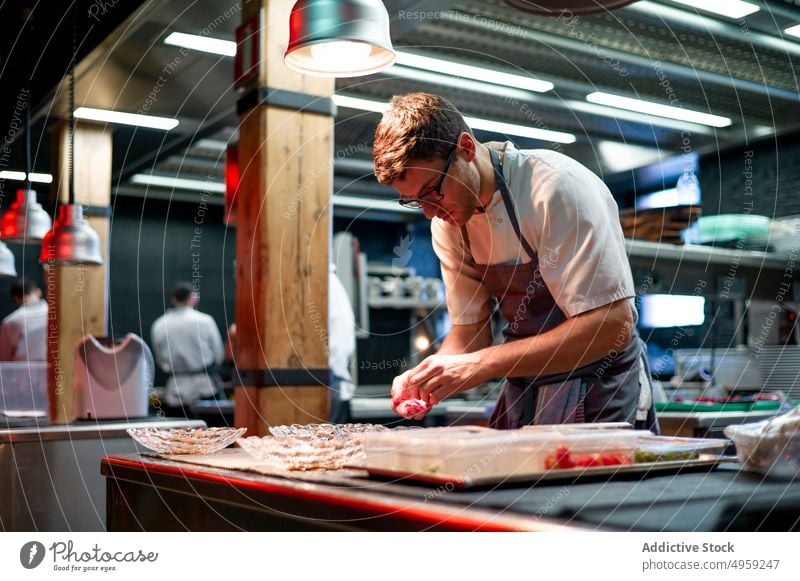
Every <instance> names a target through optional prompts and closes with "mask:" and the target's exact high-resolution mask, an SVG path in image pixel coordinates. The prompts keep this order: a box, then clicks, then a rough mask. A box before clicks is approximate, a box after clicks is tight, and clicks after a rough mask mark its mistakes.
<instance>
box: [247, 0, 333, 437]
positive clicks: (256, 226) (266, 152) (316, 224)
mask: <svg viewBox="0 0 800 581" xmlns="http://www.w3.org/2000/svg"><path fill="white" fill-rule="evenodd" d="M293 3H294V0H253V1H251V2H246V3H244V5H243V22H248V21H249V20H250V19H251V18H252V17H253V16H254V15H256V14H258V11H259V10H261V11H262V20H261V22H262V26H261V29H260V34H261V45H260V51H261V67H260V71H259V74H258V77H257V79H255V80H254V81H253V82H252V83H251V86H249V87H247V88H246V91H245V92H248V91H252V90H253V89H256V88H258V87H262V88H263V87H269V88H270V89H282V90H284V91H291V92H294V93H303V94H306V95H315V96H319V97H323V100H324V98H330V96H331V95H332V94H333V90H334V80H333V79H323V78H318V77H309V76H305V75H301V74H299V73H296V72H294V71H292V70H290V69H288V68H287V67H286V66H285V65H284V64H283V53H284V51H285V50H286V46H287V43H288V35H289V13H290V10H291V7H292V5H293ZM332 162H333V117H332V116H331V115H326V114H324V113H312V112H301V111H298V110H295V109H292V108H291V107H288V108H287V107H286V106H278V105H276V104H274V103H266V104H264V103H261V104H257V105H255V106H254V107H252V108H249V109H248V110H246V111H242V112H241V113H240V118H239V168H240V182H239V183H240V186H239V190H238V195H237V196H238V200H237V205H238V207H237V220H238V222H237V235H236V326H237V335H238V337H237V346H236V365H237V368H238V369H239V370H240V373H241V374H242V387H240V388H238V389H237V390H236V395H235V400H236V407H235V422H236V425H237V426H245V427H247V428H248V429H249V431H248V433H249V434H250V435H256V434H258V435H264V434H265V433H267V428H268V426H271V425H280V424H292V423H313V422H325V421H327V417H328V393H327V387H326V385H325V384H324V383H322V384H321V383H320V382H318V381H316V380H314V379H313V377H311V376H312V375H313V373H308V371H309V370H316V374H317V375H318V376H320V377H321V376H322V375H323V372H324V370H326V369H327V368H328V358H327V352H326V342H327V328H328V323H327V321H328V245H329V237H330V232H329V230H330V218H329V213H330V206H329V203H330V196H331V190H332V183H333V163H332ZM325 380H327V378H325ZM270 383H277V384H278V385H268V384H270Z"/></svg>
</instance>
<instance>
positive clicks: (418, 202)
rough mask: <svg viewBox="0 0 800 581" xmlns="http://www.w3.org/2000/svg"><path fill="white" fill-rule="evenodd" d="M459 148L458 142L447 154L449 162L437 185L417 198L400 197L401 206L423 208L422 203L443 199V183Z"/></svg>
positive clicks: (432, 202) (443, 169) (445, 165)
mask: <svg viewBox="0 0 800 581" xmlns="http://www.w3.org/2000/svg"><path fill="white" fill-rule="evenodd" d="M457 148H458V144H457V143H454V144H453V149H451V150H450V155H448V156H447V162H445V164H444V167H443V168H442V177H440V178H439V183H437V184H436V186H435V187H433V188H432V189H430V190H428V191H427V192H425V193H424V194H420V195H419V196H417V197H416V198H400V199H399V200H397V201H398V202H399V203H400V205H401V206H403V207H404V208H421V207H422V204H424V203H427V204H435V203H437V202H440V201H442V198H444V194H443V193H442V184H443V183H444V179H445V178H446V177H447V172H448V171H450V164H451V163H453V157H454V156H455V153H456V149H457Z"/></svg>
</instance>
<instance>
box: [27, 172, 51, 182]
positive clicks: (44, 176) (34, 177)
mask: <svg viewBox="0 0 800 581" xmlns="http://www.w3.org/2000/svg"><path fill="white" fill-rule="evenodd" d="M28 179H29V180H30V181H31V182H36V183H39V184H52V183H53V176H52V175H50V174H49V173H33V172H31V173H30V174H28Z"/></svg>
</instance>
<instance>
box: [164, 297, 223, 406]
mask: <svg viewBox="0 0 800 581" xmlns="http://www.w3.org/2000/svg"><path fill="white" fill-rule="evenodd" d="M150 337H151V341H152V343H153V351H154V352H155V356H156V361H158V366H159V367H160V368H161V370H162V371H164V372H166V373H175V374H178V375H171V376H170V378H169V379H168V380H167V392H166V398H165V399H166V402H167V404H168V405H171V406H177V405H180V404H183V405H188V404H191V403H194V402H195V401H197V400H198V399H200V398H203V397H209V396H212V395H214V394H215V393H216V391H217V386H216V384H215V382H214V381H213V380H212V379H211V378H209V377H208V374H206V373H205V372H204V371H203V370H204V369H206V368H207V367H210V366H211V365H219V364H220V363H222V358H223V356H224V351H223V346H222V337H221V336H220V333H219V329H218V328H217V324H216V323H215V322H214V319H213V318H212V317H211V316H210V315H207V314H205V313H201V312H198V311H196V310H195V309H193V308H192V307H189V306H186V307H177V308H175V309H170V310H168V311H167V312H166V313H164V314H163V315H162V316H160V317H159V318H158V319H156V321H155V322H154V323H153V327H152V329H151V330H150ZM192 371H194V372H198V373H193V374H188V375H183V374H185V373H187V372H192Z"/></svg>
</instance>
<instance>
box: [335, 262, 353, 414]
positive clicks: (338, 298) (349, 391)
mask: <svg viewBox="0 0 800 581" xmlns="http://www.w3.org/2000/svg"><path fill="white" fill-rule="evenodd" d="M328 333H329V335H328V365H329V366H330V368H331V389H330V414H329V415H330V418H329V420H330V421H331V422H332V423H336V424H343V423H348V422H350V421H351V420H352V416H351V408H350V402H351V400H352V399H353V392H354V391H355V386H354V385H353V377H352V375H351V374H350V363H351V361H352V358H353V353H354V352H355V350H356V318H355V315H354V314H353V307H352V305H351V304H350V297H349V296H347V291H346V290H345V288H344V285H343V284H342V281H341V280H339V276H338V275H337V274H336V267H335V266H334V265H333V264H331V265H330V277H329V279H328Z"/></svg>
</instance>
